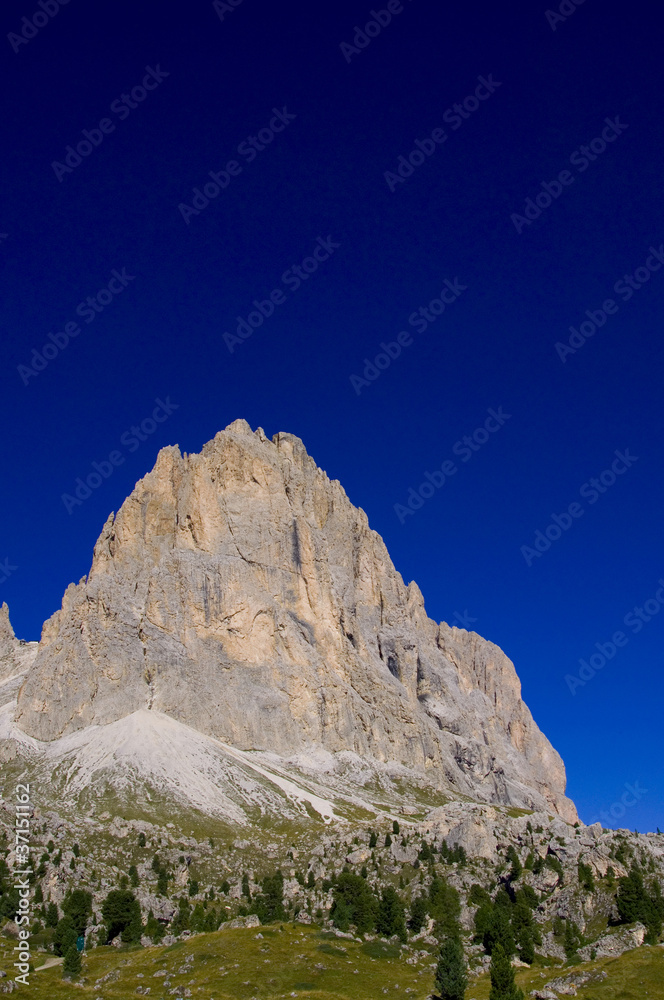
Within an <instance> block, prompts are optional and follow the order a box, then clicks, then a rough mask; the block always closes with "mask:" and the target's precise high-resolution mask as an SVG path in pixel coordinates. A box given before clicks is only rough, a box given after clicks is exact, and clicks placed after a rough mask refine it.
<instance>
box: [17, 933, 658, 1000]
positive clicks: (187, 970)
mask: <svg viewBox="0 0 664 1000" xmlns="http://www.w3.org/2000/svg"><path fill="white" fill-rule="evenodd" d="M257 933H259V931H258V929H256V928H254V929H249V930H226V931H219V932H217V933H215V934H202V935H197V936H196V937H194V938H191V939H190V940H188V941H184V942H179V943H177V944H174V945H171V946H170V947H160V948H145V949H137V948H134V949H127V950H125V949H121V950H118V949H115V948H110V947H109V948H98V949H94V950H93V951H91V952H90V953H89V954H87V955H86V956H85V957H84V965H83V977H84V980H85V983H84V985H76V986H74V985H73V984H70V983H64V982H63V981H62V978H61V969H60V968H59V967H57V966H56V967H52V968H49V969H47V970H45V971H43V972H34V973H32V974H31V977H30V979H31V981H30V987H29V994H30V997H31V998H32V1000H71V998H72V997H81V1000H84V998H87V997H89V998H91V1000H94V998H96V997H100V996H103V998H104V1000H126V998H129V997H132V998H133V997H136V996H137V995H139V996H140V994H137V992H136V989H137V987H138V986H142V987H143V988H145V987H150V993H149V996H150V997H151V1000H161V998H162V997H166V996H171V995H173V996H176V997H177V996H184V995H185V990H186V989H189V990H190V991H191V997H192V1000H196V998H201V1000H252V998H256V997H260V998H261V1000H270V998H275V1000H276V998H283V997H287V996H291V994H295V995H296V996H297V997H299V998H301V1000H375V998H376V997H377V996H382V995H383V993H384V992H385V993H386V994H387V995H389V996H392V997H394V996H408V997H409V998H410V1000H426V998H428V997H429V996H430V993H431V988H432V986H433V969H432V968H431V964H432V962H433V961H434V960H435V956H434V955H433V954H430V955H428V956H427V957H426V958H420V959H418V962H417V964H415V965H408V964H406V963H405V961H404V959H405V957H406V955H403V956H399V955H398V954H397V950H396V949H395V948H394V947H393V946H391V945H389V944H385V943H383V942H379V941H374V942H367V943H365V944H362V943H360V942H358V941H354V940H348V939H345V938H336V937H333V936H332V935H329V934H321V932H320V930H319V929H318V928H316V927H306V926H302V925H293V924H284V925H283V929H280V928H279V927H278V926H273V927H263V928H260V933H261V934H262V935H263V937H262V938H260V937H257V936H256V935H257ZM12 944H13V942H12V941H10V940H9V939H7V938H2V939H0V956H1V957H0V968H3V969H4V970H5V971H6V972H7V974H8V976H11V975H12V967H11V963H12V961H13V959H12V958H11V957H10V955H11V947H12ZM407 954H412V952H409V953H407ZM189 956H191V957H192V959H193V960H192V961H187V959H188V957H189ZM35 958H36V964H37V965H39V964H41V962H42V961H43V959H42V957H41V956H35ZM317 966H318V967H317ZM592 967H593V968H597V969H606V971H607V973H608V978H607V979H606V980H605V981H604V982H602V983H600V984H598V985H594V986H588V987H584V988H582V989H580V990H579V993H578V1000H644V998H645V997H647V998H648V1000H664V948H661V947H657V948H647V947H644V948H641V949H639V950H637V951H633V952H630V953H628V954H626V955H623V956H622V957H621V958H619V959H601V960H597V961H596V962H594V963H592ZM575 968H576V969H579V970H580V969H584V968H587V966H576V967H575ZM162 969H163V970H167V972H168V975H167V976H161V977H155V976H154V973H155V972H157V971H159V970H162ZM356 970H357V971H356ZM542 971H544V970H542V969H541V968H537V967H534V968H533V969H523V970H519V971H518V973H517V981H518V983H519V985H520V986H521V987H522V989H524V991H525V992H526V995H528V994H529V993H530V990H532V989H534V988H535V987H538V988H541V987H542V986H544V985H545V984H546V982H547V980H548V979H552V978H554V977H555V976H557V975H560V974H561V970H560V969H557V970H555V969H547V970H546V971H545V974H544V977H542V976H541V975H540V973H541V972H542ZM109 973H111V977H110V978H109V979H108V980H107V981H106V982H104V983H103V984H100V985H99V986H95V981H96V980H98V979H100V978H101V977H103V976H106V975H107V974H109ZM140 973H142V974H143V975H142V976H140ZM4 982H6V980H4ZM167 983H168V985H167ZM174 987H177V991H176V992H175V993H171V991H172V990H173V988H174ZM21 992H26V993H27V992H28V990H24V989H21V990H20V991H19V994H18V995H20V993H21ZM14 995H17V994H14ZM466 996H467V1000H487V998H488V996H489V982H488V979H487V977H486V976H483V977H481V978H480V979H477V980H473V981H472V982H471V985H470V986H469V988H468V991H467V994H466Z"/></svg>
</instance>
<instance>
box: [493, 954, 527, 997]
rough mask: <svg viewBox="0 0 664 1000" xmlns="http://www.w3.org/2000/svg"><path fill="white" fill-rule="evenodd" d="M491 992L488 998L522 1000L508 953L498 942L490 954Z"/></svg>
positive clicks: (521, 991)
mask: <svg viewBox="0 0 664 1000" xmlns="http://www.w3.org/2000/svg"><path fill="white" fill-rule="evenodd" d="M489 971H490V973H491V992H490V993H489V1000H524V994H523V990H520V989H519V987H518V986H517V985H516V983H515V981H514V969H513V968H512V965H511V962H510V959H509V955H507V954H506V953H505V950H504V948H503V946H502V945H501V944H500V942H498V943H497V944H496V946H495V947H494V949H493V953H492V955H491V968H490V970H489Z"/></svg>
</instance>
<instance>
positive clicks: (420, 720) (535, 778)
mask: <svg viewBox="0 0 664 1000" xmlns="http://www.w3.org/2000/svg"><path fill="white" fill-rule="evenodd" d="M142 710H146V711H155V712H159V713H161V714H162V715H165V716H168V717H170V718H173V719H174V720H177V721H178V722H181V723H184V724H185V725H187V726H189V727H191V728H192V729H194V730H196V731H198V732H200V733H202V734H205V735H207V736H210V737H213V738H215V739H218V740H221V741H223V742H224V743H225V744H227V745H229V746H232V747H235V748H237V749H238V750H239V751H255V750H260V751H262V752H269V753H274V754H277V755H282V756H284V757H286V756H288V755H292V754H297V753H301V752H313V751H314V750H315V749H316V748H322V749H323V750H325V751H327V752H329V753H332V754H341V753H345V752H349V751H350V752H353V753H354V754H357V755H359V757H361V758H362V759H364V760H366V761H367V762H368V764H371V763H372V762H373V764H375V765H376V766H378V765H379V764H381V765H383V764H385V762H394V763H395V764H398V765H400V766H404V767H407V768H409V769H410V770H411V772H412V773H413V774H416V775H419V779H418V780H422V781H423V782H425V783H427V784H429V785H430V786H432V787H433V788H437V789H438V790H439V791H440V792H441V793H442V792H444V791H448V792H449V791H452V792H455V793H457V794H462V795H465V796H469V797H472V798H475V799H478V800H480V801H486V802H495V803H502V804H507V805H516V806H521V807H526V808H541V809H549V810H550V811H555V812H558V813H560V815H562V816H564V817H565V818H572V819H575V818H576V811H575V809H574V806H573V804H572V803H571V802H570V801H569V800H568V799H566V798H565V796H564V789H565V772H564V767H563V764H562V761H561V760H560V757H559V756H558V754H557V753H556V751H555V750H554V749H553V747H552V746H551V745H550V743H549V742H548V740H546V738H545V737H544V736H543V735H542V733H541V732H540V731H539V729H538V728H537V726H536V725H535V723H534V721H533V719H532V716H531V715H530V712H529V711H528V709H527V708H526V706H525V705H524V703H523V702H522V700H521V691H520V684H519V680H518V677H517V675H516V672H515V670H514V667H513V665H512V663H511V661H510V660H509V659H508V658H507V657H506V656H505V655H504V653H502V652H501V651H500V650H499V649H498V647H496V646H495V645H493V644H492V643H490V642H487V641H486V640H484V639H482V638H481V637H480V636H478V635H476V633H472V632H470V633H469V632H465V630H460V629H456V628H451V627H450V626H448V625H446V624H445V623H442V622H441V623H440V624H436V623H435V622H433V621H432V620H431V619H429V618H428V617H427V615H426V611H425V607H424V599H423V597H422V594H421V592H420V589H419V587H418V586H417V584H416V583H414V582H412V583H410V584H409V585H408V586H407V587H406V586H405V585H404V582H403V580H402V578H401V575H400V574H399V573H398V572H397V570H396V569H395V568H394V565H393V564H392V561H391V560H390V557H389V554H388V552H387V549H386V547H385V545H384V542H383V540H382V538H381V537H380V536H379V535H378V534H377V533H376V532H375V531H372V530H371V528H370V527H369V524H368V520H367V517H366V514H365V513H364V511H362V510H360V509H359V508H356V507H354V506H353V504H352V503H351V502H350V500H349V499H348V497H347V496H346V494H345V492H344V491H343V489H342V487H341V485H340V484H339V483H338V482H337V481H332V480H330V479H329V478H328V477H327V475H326V474H325V473H324V472H323V471H322V470H321V469H320V468H318V466H317V465H316V463H315V462H314V460H313V459H312V458H311V457H310V456H309V455H308V453H307V451H306V449H305V447H304V444H303V443H302V441H301V440H300V439H299V438H298V437H296V436H294V435H292V434H287V433H278V434H275V435H274V437H273V438H272V440H269V439H268V438H267V437H266V436H265V434H264V432H263V431H262V429H261V428H258V430H257V431H255V432H253V431H252V430H251V427H250V426H249V424H248V423H247V422H246V421H245V420H235V421H233V423H231V424H229V426H228V427H227V428H226V429H225V430H223V431H220V432H219V433H218V434H217V435H216V436H215V437H214V438H213V439H212V441H210V442H208V443H207V444H206V445H205V446H204V447H203V449H202V450H201V452H200V453H198V454H185V455H182V454H181V453H180V450H179V448H177V447H169V448H164V449H162V451H160V453H159V456H158V458H157V461H156V463H155V466H154V468H153V470H152V471H151V472H149V473H148V474H147V475H146V476H145V477H144V478H143V479H141V480H140V481H139V482H138V483H137V484H136V487H135V489H134V490H133V492H132V493H131V494H130V496H129V497H128V498H127V500H126V501H125V502H124V503H123V505H122V507H121V508H120V510H119V511H118V513H117V515H116V516H115V517H110V518H109V519H108V520H107V522H106V524H105V525H104V528H103V530H102V533H101V535H100V537H99V539H98V541H97V544H96V545H95V550H94V557H93V563H92V568H91V570H90V573H89V575H88V577H87V579H85V578H84V579H83V580H82V581H81V582H80V583H79V584H78V585H77V586H71V587H70V588H68V590H67V593H66V594H65V598H64V599H63V604H62V608H61V609H60V611H58V612H56V614H55V615H54V616H53V617H52V618H51V619H50V621H49V622H48V623H47V626H45V628H44V633H43V637H42V642H41V644H40V648H39V651H38V654H37V657H36V659H35V661H34V664H33V665H32V667H31V668H30V671H29V673H28V676H27V678H26V680H25V683H24V684H23V687H22V688H21V691H20V693H19V698H18V706H17V712H16V722H17V724H18V726H19V727H20V728H21V729H22V730H23V731H24V732H25V733H26V734H28V735H29V736H31V737H33V738H35V739H38V740H41V741H47V742H48V741H53V740H56V739H58V738H60V737H62V736H63V735H67V734H71V733H74V732H76V731H78V730H81V729H85V728H87V727H89V726H93V725H95V726H104V725H109V724H111V723H114V722H116V721H117V720H120V719H123V718H125V717H127V716H129V715H131V714H132V713H135V712H137V711H142Z"/></svg>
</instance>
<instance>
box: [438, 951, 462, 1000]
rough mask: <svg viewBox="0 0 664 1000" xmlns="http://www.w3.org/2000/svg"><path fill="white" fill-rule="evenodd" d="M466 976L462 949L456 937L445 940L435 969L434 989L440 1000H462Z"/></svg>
mask: <svg viewBox="0 0 664 1000" xmlns="http://www.w3.org/2000/svg"><path fill="white" fill-rule="evenodd" d="M467 986H468V976H467V975H466V960H465V958H464V955H463V947H462V945H461V941H460V940H459V938H458V937H449V938H446V939H445V940H444V941H443V943H442V945H441V949H440V956H439V958H438V965H437V967H436V989H437V990H438V995H439V996H440V1000H464V996H465V995H466V987H467Z"/></svg>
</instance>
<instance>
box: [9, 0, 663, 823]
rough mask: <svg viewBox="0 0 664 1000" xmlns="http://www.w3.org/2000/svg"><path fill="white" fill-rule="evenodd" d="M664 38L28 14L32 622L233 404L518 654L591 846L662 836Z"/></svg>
mask: <svg viewBox="0 0 664 1000" xmlns="http://www.w3.org/2000/svg"><path fill="white" fill-rule="evenodd" d="M559 10H562V11H563V14H562V15H561V14H559V13H558V11H559ZM372 11H373V13H372ZM565 12H567V13H565ZM657 13H658V12H657V10H656V8H655V7H654V6H653V5H652V4H649V5H648V4H643V3H640V2H639V0H637V2H636V3H632V4H630V5H629V7H625V6H624V5H614V6H613V7H612V6H611V5H607V4H599V3H597V2H596V0H587V2H584V3H582V4H580V5H579V6H578V7H577V6H575V5H574V3H573V2H572V0H563V3H562V5H561V7H560V8H559V7H558V6H557V5H555V6H553V7H552V8H551V9H550V11H549V13H548V14H547V9H546V6H545V3H544V2H543V3H542V4H538V3H533V2H532V0H530V2H529V3H515V4H508V5H504V4H495V3H491V4H489V3H476V4H472V5H447V4H434V3H432V2H425V0H403V3H399V2H398V0H391V2H390V3H389V4H384V3H379V4H376V5H375V6H373V7H372V5H371V4H370V3H369V2H368V0H367V3H366V4H364V3H362V2H338V3H334V4H312V3H302V2H296V0H294V2H288V0H287V2H285V3H279V4H275V3H269V4H268V3H267V2H265V0H233V2H232V3H231V2H228V3H225V2H218V3H217V4H216V5H214V4H213V3H211V2H202V0H200V2H199V0H192V2H190V3H187V4H180V3H177V4H175V3H169V2H165V3H154V2H152V0H148V2H146V3H144V4H140V5H137V4H135V3H129V2H127V0H113V2H110V0H97V2H96V3H95V4H87V5H86V4H83V3H80V2H77V0H74V2H69V3H66V4H60V5H59V4H58V2H57V0H42V2H41V3H38V2H37V0H34V2H33V0H21V2H14V0H8V2H6V3H5V4H4V5H3V10H2V15H1V18H2V25H3V36H4V37H3V39H2V44H3V46H4V50H3V51H2V58H1V60H0V67H1V68H0V72H1V74H2V77H1V86H0V94H2V97H1V98H0V100H1V102H2V126H1V127H2V131H3V140H4V141H3V157H2V165H1V170H2V208H1V210H0V269H1V274H2V279H1V280H2V297H1V300H0V309H1V317H2V331H3V337H2V360H3V363H2V369H1V375H2V395H1V400H0V405H1V406H2V421H3V423H2V426H3V431H4V433H3V434H2V439H1V445H0V447H1V448H2V461H3V473H4V474H3V479H2V497H1V504H2V508H1V511H0V514H1V518H0V535H1V541H0V561H2V570H1V571H0V581H1V582H0V600H4V601H7V603H8V604H9V608H10V615H11V618H12V622H13V624H14V626H15V629H16V632H17V634H18V635H19V636H20V637H22V638H26V639H35V638H38V637H39V634H40V629H41V625H42V622H43V621H44V620H45V619H46V618H47V617H49V616H50V615H51V614H52V613H53V612H54V611H55V610H56V609H57V608H58V607H59V606H60V602H61V598H62V593H63V591H64V589H65V587H66V586H67V584H68V583H69V582H70V581H72V580H74V581H75V580H78V579H80V578H81V577H82V576H84V575H85V574H86V573H87V571H88V569H89V567H90V562H91V555H92V548H93V545H94V542H95V540H96V538H97V536H98V534H99V532H100V530H101V527H102V525H103V523H104V521H105V520H106V518H107V516H108V514H109V513H110V512H111V511H115V510H117V509H118V508H119V507H120V505H121V503H122V501H123V500H124V498H125V496H126V495H127V494H128V493H129V492H130V491H131V489H132V487H133V485H134V483H135V482H136V480H137V479H139V478H140V477H141V476H142V475H144V474H145V473H146V472H147V471H148V470H149V469H150V468H151V467H152V465H153V463H154V460H155V456H156V454H157V451H158V449H159V448H161V447H162V446H164V445H167V444H174V443H178V444H179V445H180V447H181V448H182V450H183V451H198V450H200V448H201V447H202V445H203V444H204V443H205V441H207V440H208V439H210V438H211V437H213V436H214V434H215V433H216V431H218V430H219V429H220V428H223V427H224V426H226V425H227V424H228V423H230V422H231V421H232V420H234V419H235V418H237V417H240V416H242V417H245V418H246V419H247V420H248V421H249V422H250V424H251V425H252V427H254V428H255V427H256V426H258V425H261V426H263V427H264V428H265V431H266V432H267V433H268V434H270V435H272V434H274V433H275V432H277V431H280V430H285V431H290V432H292V433H294V434H297V435H299V436H300V437H301V438H302V439H303V440H304V442H305V444H306V446H307V448H308V450H309V451H310V453H311V454H312V455H313V457H314V458H315V459H316V461H317V462H318V464H319V465H321V466H322V467H323V468H324V469H325V470H326V471H327V472H328V474H329V475H330V476H331V477H333V478H337V479H339V480H340V481H341V482H342V483H343V485H344V487H345V489H346V492H347V493H348V495H349V497H350V498H351V500H352V501H353V502H354V503H356V504H357V505H359V506H361V507H363V508H364V509H365V510H366V511H367V513H368V516H369V520H370V523H371V525H372V527H374V528H375V529H376V530H377V531H379V532H380V533H381V535H382V536H383V537H384V539H385V541H386V543H387V546H388V549H389V551H390V552H391V554H392V557H393V559H394V561H395V564H396V566H397V568H398V569H399V570H400V571H401V573H402V574H403V576H404V578H405V579H406V580H407V581H408V580H410V579H415V580H416V581H417V582H418V584H419V585H420V587H421V589H422V591H423V593H424V596H425V600H426V605H427V609H428V612H429V614H430V616H431V617H433V618H435V619H437V620H446V621H448V622H451V623H452V624H458V625H462V626H465V627H470V628H473V629H475V630H476V631H477V632H479V633H480V634H481V635H483V636H485V637H486V638H489V639H491V640H493V641H495V642H496V643H498V644H499V645H500V646H501V647H502V648H503V649H504V650H505V651H506V652H507V654H508V655H509V656H510V657H511V658H512V659H513V660H514V662H515V664H516V667H517V670H518V672H519V675H520V677H521V680H522V684H523V692H524V697H525V700H526V702H527V704H528V705H529V707H530V708H531V710H532V712H533V714H534V716H535V718H536V720H537V722H538V723H539V725H540V726H541V728H542V729H543V730H544V732H545V733H546V734H547V735H548V736H549V738H550V739H551V740H552V742H553V743H554V745H555V746H556V747H557V749H558V750H559V751H560V752H561V754H562V756H563V758H564V760H565V762H566V765H567V771H568V777H569V786H568V790H569V794H570V795H571V796H572V797H573V798H574V800H575V801H576V802H577V804H578V807H579V810H580V814H581V816H582V818H583V819H584V821H586V822H590V821H591V820H594V819H596V818H600V817H602V819H603V822H604V823H605V825H612V826H616V827H619V826H627V827H629V828H631V829H634V828H638V829H639V830H641V831H643V830H648V829H655V828H656V827H657V826H658V825H659V826H660V827H662V828H664V778H663V776H662V767H661V748H662V740H661V716H662V700H663V699H662V695H663V684H662V640H663V638H664V585H663V581H664V544H663V541H664V540H663V536H662V531H661V527H660V523H661V510H662V500H663V496H662V493H663V490H664V477H663V475H662V463H661V458H662V433H661V421H662V417H661V412H662V407H661V399H662V353H663V352H662V307H663V304H664V266H663V264H664V246H663V244H664V218H663V215H662V138H661V122H662V120H663V114H662V111H663V109H662V93H663V88H662V72H661V68H662V61H661V34H660V31H659V26H658V25H657V24H656V23H655V21H654V18H656V16H657ZM196 189H197V191H196ZM572 327H573V328H574V331H575V332H572V331H571V329H570V328H572ZM252 331H253V332H252ZM243 334H244V336H243ZM570 338H571V339H570ZM382 345H385V346H382ZM556 345H558V346H556ZM570 348H572V349H570ZM158 400H159V401H161V402H157V401H158ZM155 411H156V412H155ZM492 411H493V414H492ZM496 415H497V416H496ZM132 428H137V431H136V430H132ZM464 437H468V438H469V440H468V441H465V442H464ZM109 455H111V456H112V457H111V459H110V460H109ZM94 463H96V466H95V464H94ZM444 463H447V464H444ZM427 473H428V476H427ZM88 477H92V478H91V480H90V482H91V483H92V484H93V486H92V487H88V488H87V492H88V493H89V495H87V496H86V489H85V486H83V488H81V484H80V483H79V484H78V490H79V496H78V497H77V496H76V488H77V481H78V480H79V479H80V480H82V481H83V482H84V481H85V480H86V479H88ZM593 480H594V481H595V482H593ZM421 487H422V488H421ZM81 497H82V498H83V499H82V500H81ZM63 498H64V499H63ZM76 501H79V502H76ZM409 504H410V506H409ZM537 546H538V547H539V548H538V547H537ZM658 595H659V596H658ZM616 633H617V635H616ZM593 657H594V659H591V658H593ZM581 661H585V665H584V664H582V663H581ZM628 786H630V788H628ZM630 789H631V790H630Z"/></svg>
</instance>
